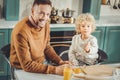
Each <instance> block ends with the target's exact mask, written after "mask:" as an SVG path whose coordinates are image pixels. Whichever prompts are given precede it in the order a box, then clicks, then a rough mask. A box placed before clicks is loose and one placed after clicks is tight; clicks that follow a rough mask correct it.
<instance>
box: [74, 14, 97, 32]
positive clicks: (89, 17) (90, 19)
mask: <svg viewBox="0 0 120 80" xmlns="http://www.w3.org/2000/svg"><path fill="white" fill-rule="evenodd" d="M83 21H87V22H90V23H91V25H92V32H94V31H95V29H96V25H95V19H94V17H93V15H91V14H90V13H83V14H80V15H79V16H78V17H77V18H76V21H75V25H76V28H75V30H76V34H80V31H79V26H80V24H81V23H82V22H83Z"/></svg>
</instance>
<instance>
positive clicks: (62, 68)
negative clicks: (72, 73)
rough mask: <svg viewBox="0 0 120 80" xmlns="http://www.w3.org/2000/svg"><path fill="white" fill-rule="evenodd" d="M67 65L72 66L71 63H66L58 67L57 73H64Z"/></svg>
mask: <svg viewBox="0 0 120 80" xmlns="http://www.w3.org/2000/svg"><path fill="white" fill-rule="evenodd" d="M65 67H70V66H69V64H64V65H60V66H57V67H56V71H55V74H57V75H63V71H64V68H65Z"/></svg>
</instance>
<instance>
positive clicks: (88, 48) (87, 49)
mask: <svg viewBox="0 0 120 80" xmlns="http://www.w3.org/2000/svg"><path fill="white" fill-rule="evenodd" d="M84 50H85V51H86V52H87V53H89V52H90V42H88V43H87V44H86V45H85V48H84Z"/></svg>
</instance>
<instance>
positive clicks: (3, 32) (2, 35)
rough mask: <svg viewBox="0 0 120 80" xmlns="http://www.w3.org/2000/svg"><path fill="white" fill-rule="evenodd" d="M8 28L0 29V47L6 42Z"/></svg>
mask: <svg viewBox="0 0 120 80" xmlns="http://www.w3.org/2000/svg"><path fill="white" fill-rule="evenodd" d="M8 32H9V31H8V29H0V48H2V47H3V46H4V45H7V44H8V39H9V38H8Z"/></svg>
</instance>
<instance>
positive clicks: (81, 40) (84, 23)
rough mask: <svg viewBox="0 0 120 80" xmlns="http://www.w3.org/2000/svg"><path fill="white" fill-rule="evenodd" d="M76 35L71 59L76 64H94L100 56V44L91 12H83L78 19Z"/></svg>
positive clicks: (71, 49) (71, 47) (70, 53)
mask: <svg viewBox="0 0 120 80" xmlns="http://www.w3.org/2000/svg"><path fill="white" fill-rule="evenodd" d="M75 24H76V33H77V34H76V35H74V36H73V38H72V44H71V46H70V49H69V60H70V61H71V62H72V63H73V64H74V65H76V66H82V65H93V64H95V62H96V59H97V58H98V54H97V52H98V44H97V39H96V37H94V36H92V35H91V33H92V32H94V31H95V28H96V26H95V19H94V17H93V16H92V15H91V14H89V13H83V14H80V15H79V16H78V18H77V19H76V23H75Z"/></svg>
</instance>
